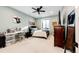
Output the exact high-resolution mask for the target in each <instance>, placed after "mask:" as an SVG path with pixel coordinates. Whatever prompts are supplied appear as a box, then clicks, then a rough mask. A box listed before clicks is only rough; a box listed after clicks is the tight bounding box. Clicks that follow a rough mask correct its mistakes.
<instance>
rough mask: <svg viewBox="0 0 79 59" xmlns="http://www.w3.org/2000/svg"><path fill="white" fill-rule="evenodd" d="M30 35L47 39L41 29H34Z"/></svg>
mask: <svg viewBox="0 0 79 59" xmlns="http://www.w3.org/2000/svg"><path fill="white" fill-rule="evenodd" d="M32 37H36V38H44V39H47V33H46V32H45V31H43V30H36V31H34V33H33V35H32Z"/></svg>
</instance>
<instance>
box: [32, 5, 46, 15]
mask: <svg viewBox="0 0 79 59" xmlns="http://www.w3.org/2000/svg"><path fill="white" fill-rule="evenodd" d="M42 8H43V7H42V6H40V7H39V8H34V7H32V9H33V10H35V11H33V13H35V12H38V14H40V12H45V10H42Z"/></svg>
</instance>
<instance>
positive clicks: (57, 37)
mask: <svg viewBox="0 0 79 59" xmlns="http://www.w3.org/2000/svg"><path fill="white" fill-rule="evenodd" d="M64 40H65V29H64V26H55V27H54V46H58V47H61V48H64ZM74 43H75V28H74V27H71V26H68V29H67V39H66V49H68V50H70V51H71V52H75V46H74Z"/></svg>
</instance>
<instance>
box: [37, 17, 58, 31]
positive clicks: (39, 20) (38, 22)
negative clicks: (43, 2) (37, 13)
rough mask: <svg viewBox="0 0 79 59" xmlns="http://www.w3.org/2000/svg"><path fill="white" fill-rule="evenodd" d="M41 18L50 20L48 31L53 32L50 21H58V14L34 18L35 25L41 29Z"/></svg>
mask: <svg viewBox="0 0 79 59" xmlns="http://www.w3.org/2000/svg"><path fill="white" fill-rule="evenodd" d="M43 19H47V20H50V32H51V33H53V25H52V22H55V21H57V22H58V16H52V17H47V18H42V19H36V25H37V27H38V28H39V29H42V27H41V26H42V24H41V20H43Z"/></svg>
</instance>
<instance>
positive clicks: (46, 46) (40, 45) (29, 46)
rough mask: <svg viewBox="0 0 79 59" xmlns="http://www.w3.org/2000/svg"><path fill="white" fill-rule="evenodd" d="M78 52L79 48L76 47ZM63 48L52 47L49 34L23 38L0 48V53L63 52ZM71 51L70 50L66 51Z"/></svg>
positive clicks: (52, 38)
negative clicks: (43, 37) (45, 36)
mask: <svg viewBox="0 0 79 59" xmlns="http://www.w3.org/2000/svg"><path fill="white" fill-rule="evenodd" d="M77 50H78V51H77V52H79V49H77ZM63 52H64V50H63V49H62V48H59V47H54V37H53V35H50V36H49V37H48V39H47V40H46V39H40V38H33V37H30V38H28V39H27V38H25V39H24V40H22V41H20V42H17V43H15V44H12V45H10V46H7V47H5V48H1V49H0V53H63ZM67 52H68V53H71V52H70V51H67Z"/></svg>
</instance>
